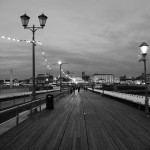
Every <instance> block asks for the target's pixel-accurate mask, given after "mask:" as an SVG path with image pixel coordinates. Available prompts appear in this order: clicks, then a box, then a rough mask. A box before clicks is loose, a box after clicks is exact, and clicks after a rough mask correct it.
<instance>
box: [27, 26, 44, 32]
mask: <svg viewBox="0 0 150 150" xmlns="http://www.w3.org/2000/svg"><path fill="white" fill-rule="evenodd" d="M25 29H29V30H31V31H32V32H35V31H36V30H38V29H43V28H42V27H26V28H25Z"/></svg>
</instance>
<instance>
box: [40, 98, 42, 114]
mask: <svg viewBox="0 0 150 150" xmlns="http://www.w3.org/2000/svg"><path fill="white" fill-rule="evenodd" d="M40 100H41V99H40ZM40 100H39V106H40V112H41V111H42V110H41V105H42V104H41V103H40Z"/></svg>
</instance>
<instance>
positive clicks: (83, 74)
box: [82, 71, 85, 79]
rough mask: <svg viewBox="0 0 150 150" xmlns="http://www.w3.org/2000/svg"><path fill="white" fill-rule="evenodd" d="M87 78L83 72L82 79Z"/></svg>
mask: <svg viewBox="0 0 150 150" xmlns="http://www.w3.org/2000/svg"><path fill="white" fill-rule="evenodd" d="M84 77H85V71H82V79H84Z"/></svg>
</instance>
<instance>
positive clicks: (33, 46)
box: [32, 25, 35, 101]
mask: <svg viewBox="0 0 150 150" xmlns="http://www.w3.org/2000/svg"><path fill="white" fill-rule="evenodd" d="M32 33H33V37H32V65H33V66H32V69H33V70H32V73H33V89H32V100H33V101H34V100H35V41H34V40H35V38H34V36H35V26H34V25H33V30H32Z"/></svg>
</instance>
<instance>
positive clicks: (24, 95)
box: [24, 94, 26, 103]
mask: <svg viewBox="0 0 150 150" xmlns="http://www.w3.org/2000/svg"><path fill="white" fill-rule="evenodd" d="M25 101H26V100H25V94H24V103H25Z"/></svg>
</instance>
